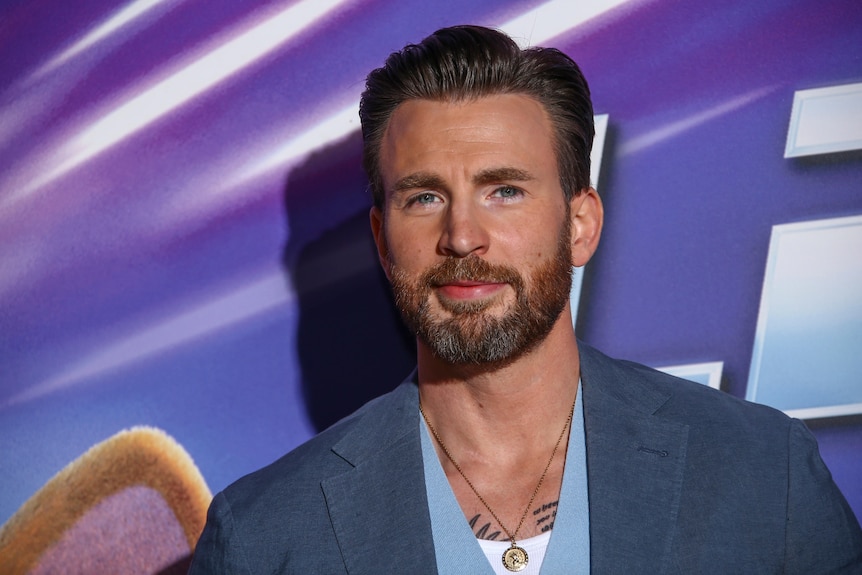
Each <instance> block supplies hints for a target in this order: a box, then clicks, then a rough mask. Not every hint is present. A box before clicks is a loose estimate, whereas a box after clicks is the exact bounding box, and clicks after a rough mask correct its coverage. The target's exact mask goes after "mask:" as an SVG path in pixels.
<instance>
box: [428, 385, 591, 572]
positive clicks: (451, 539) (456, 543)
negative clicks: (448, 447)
mask: <svg viewBox="0 0 862 575" xmlns="http://www.w3.org/2000/svg"><path fill="white" fill-rule="evenodd" d="M577 393H578V395H577V399H576V400H575V411H574V415H573V417H572V428H571V431H570V432H569V445H568V448H567V450H566V466H565V469H564V471H563V483H562V485H561V487H560V502H559V504H558V505H557V516H556V518H555V519H554V529H553V531H551V540H550V542H549V543H548V549H547V551H546V552H545V558H544V560H543V562H542V569H541V573H542V575H557V574H559V575H589V573H590V508H589V499H588V497H587V448H586V438H585V435H584V406H583V402H582V400H581V396H582V394H581V383H580V381H578V392H577ZM419 425H420V426H421V428H422V431H421V432H420V433H419V435H420V437H421V439H422V463H423V465H424V468H425V490H426V492H427V494H428V508H429V509H428V510H429V512H430V514H431V533H432V535H433V537H434V551H435V554H436V556H437V572H438V573H441V574H448V573H476V574H480V573H487V574H491V575H493V573H494V570H493V568H492V567H491V565H490V564H489V563H488V559H487V558H486V557H485V554H484V553H483V552H482V548H481V547H480V546H479V543H478V542H477V541H476V536H475V534H474V533H473V531H472V530H471V529H470V525H469V524H468V523H467V521H466V520H465V518H464V513H463V512H462V511H461V507H460V506H459V505H458V500H457V499H456V498H455V494H454V493H453V491H452V487H451V486H450V485H449V481H448V480H447V479H446V474H445V473H444V471H443V466H442V465H441V464H440V460H439V458H438V457H437V452H436V451H435V450H434V440H433V439H432V438H431V435H430V433H429V431H428V428H427V426H426V425H425V421H424V419H423V418H421V417H420V418H419Z"/></svg>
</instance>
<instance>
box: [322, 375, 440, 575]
mask: <svg viewBox="0 0 862 575" xmlns="http://www.w3.org/2000/svg"><path fill="white" fill-rule="evenodd" d="M418 417H419V416H418V393H417V390H416V386H415V384H412V383H405V384H402V385H401V386H400V387H399V388H398V389H396V390H395V391H394V392H393V393H392V394H390V395H388V396H385V397H384V398H381V400H379V401H378V403H377V404H376V405H373V406H371V407H370V408H369V409H368V410H367V411H366V413H365V414H364V415H363V416H362V418H361V419H360V420H359V421H358V422H357V424H356V426H355V427H354V428H353V430H351V431H350V432H349V433H348V434H347V435H345V437H344V438H343V439H342V440H341V441H339V442H338V443H337V444H336V445H335V446H334V447H333V449H332V451H333V452H334V454H335V455H337V456H338V457H341V458H343V459H344V460H345V461H347V462H348V463H350V464H351V465H352V466H353V467H352V468H351V469H350V470H349V471H347V472H345V473H342V474H339V475H336V476H333V477H330V478H328V479H326V480H324V481H323V482H322V483H321V487H322V489H323V492H324V496H325V497H326V504H327V508H328V511H329V516H330V519H331V521H332V528H333V530H334V532H335V537H336V539H337V540H338V545H339V547H340V549H341V554H342V558H343V559H344V564H345V567H346V568H347V572H348V573H350V574H351V575H355V574H360V573H398V572H410V573H428V574H433V573H436V572H437V564H436V561H435V555H434V542H433V538H432V535H431V520H430V516H429V514H428V503H427V497H426V494H425V476H424V472H423V467H422V447H421V444H420V438H419V419H418Z"/></svg>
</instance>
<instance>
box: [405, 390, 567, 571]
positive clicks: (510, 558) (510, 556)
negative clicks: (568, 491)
mask: <svg viewBox="0 0 862 575" xmlns="http://www.w3.org/2000/svg"><path fill="white" fill-rule="evenodd" d="M419 413H421V414H422V419H424V420H425V425H427V426H428V429H430V430H431V435H433V436H434V439H436V440H437V443H439V444H440V449H442V450H443V453H445V454H446V457H448V458H449V461H451V462H452V465H453V466H454V467H455V469H457V470H458V473H460V474H461V477H463V478H464V481H466V482H467V485H469V486H470V489H472V490H473V493H474V494H475V495H476V497H478V498H479V501H481V502H482V505H484V506H485V509H487V510H488V512H489V513H490V514H491V517H493V518H494V519H495V520H496V521H497V524H498V525H499V526H500V527H502V528H503V531H505V532H506V535H508V536H509V541H511V542H512V546H511V547H509V548H508V549H506V551H504V552H503V557H502V559H503V566H504V567H505V568H506V569H508V570H509V571H513V572H518V571H523V570H524V569H525V568H526V567H527V563H528V562H529V561H530V557H529V556H528V555H527V550H526V549H524V548H523V547H520V546H518V544H517V543H516V541H515V538H516V537H517V536H518V532H519V531H520V530H521V527H522V526H523V525H524V519H526V518H527V513H529V511H530V507H532V506H533V500H534V499H536V495H538V494H539V489H541V488H542V482H543V481H545V475H547V474H548V469H550V468H551V462H552V461H554V456H555V455H556V454H557V449H559V447H560V443H561V442H562V441H563V436H564V435H565V434H566V429H568V428H569V424H570V423H571V422H572V417H573V416H574V414H575V404H574V403H572V409H571V411H569V417H568V418H567V419H566V423H565V425H563V430H562V431H561V432H560V437H558V438H557V443H556V444H555V445H554V450H553V451H552V452H551V458H550V459H548V464H547V465H545V470H544V471H542V476H541V477H539V483H537V484H536V488H535V489H534V490H533V495H531V496H530V501H529V502H527V507H526V508H525V509H524V513H523V515H521V520H520V521H519V522H518V527H517V528H516V529H515V531H514V533H513V532H510V531H509V530H508V529H506V526H505V525H503V522H502V521H500V518H499V517H497V514H496V513H494V510H493V509H491V506H490V505H488V502H487V501H485V498H484V497H482V496H481V495H479V492H478V491H476V488H475V487H474V486H473V482H472V481H470V480H469V479H467V476H466V475H464V471H463V470H462V469H461V466H460V465H458V463H457V462H456V461H455V458H454V457H452V454H451V453H450V452H449V449H448V448H447V447H446V444H445V443H443V439H442V438H441V437H440V434H439V433H437V430H436V429H434V426H433V425H431V422H430V421H428V416H427V415H425V411H424V410H423V409H422V402H421V401H420V402H419Z"/></svg>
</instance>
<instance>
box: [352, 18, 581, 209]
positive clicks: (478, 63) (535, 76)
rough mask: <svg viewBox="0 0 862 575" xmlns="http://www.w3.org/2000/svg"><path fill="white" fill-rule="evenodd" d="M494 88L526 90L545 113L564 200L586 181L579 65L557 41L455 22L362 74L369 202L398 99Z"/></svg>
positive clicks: (466, 96) (376, 190)
mask: <svg viewBox="0 0 862 575" xmlns="http://www.w3.org/2000/svg"><path fill="white" fill-rule="evenodd" d="M498 94H523V95H526V96H530V97H532V98H534V99H535V100H537V101H538V102H539V103H540V104H541V105H542V107H543V108H544V110H545V112H546V113H547V114H548V117H549V118H550V121H551V125H552V126H553V129H554V134H555V142H554V150H555V152H556V157H557V158H556V159H557V169H558V171H559V173H560V185H561V187H562V189H563V192H564V193H565V195H566V199H571V197H572V196H573V195H578V194H579V193H580V192H581V191H582V190H584V189H586V188H588V187H590V150H591V149H592V147H593V136H594V135H595V128H594V127H593V106H592V103H591V102H590V89H589V87H588V86H587V81H586V80H585V79H584V76H583V74H582V73H581V70H580V68H578V65H577V64H575V62H574V61H573V60H572V59H571V58H569V57H568V56H566V55H565V54H563V53H562V52H560V51H559V50H557V49H555V48H538V47H536V48H527V49H524V50H521V49H520V48H519V47H518V45H517V44H515V42H514V41H512V39H511V38H509V37H508V36H506V35H505V34H503V33H502V32H498V31H497V30H491V29H489V28H483V27H480V26H454V27H451V28H443V29H441V30H438V31H436V32H434V33H433V34H431V35H430V36H428V37H427V38H425V39H424V40H422V42H420V43H419V44H410V45H408V46H406V47H405V48H404V49H403V50H401V51H400V52H393V53H392V54H390V55H389V58H387V59H386V63H385V64H384V65H383V67H381V68H377V69H376V70H374V71H372V72H371V73H370V74H369V75H368V78H367V79H366V82H365V91H364V92H363V93H362V99H361V100H360V103H359V117H360V119H361V121H362V140H363V158H362V160H363V166H364V168H365V172H366V174H367V175H368V179H369V181H370V184H371V192H372V194H373V197H374V205H375V206H377V207H379V208H383V205H384V202H385V190H384V189H383V181H382V177H381V174H380V147H381V142H382V140H383V134H384V133H385V131H386V127H387V126H388V124H389V119H390V118H391V116H392V113H393V112H394V111H395V109H396V108H397V107H398V106H399V105H400V104H402V103H403V102H405V101H407V100H432V101H440V102H444V101H453V102H458V101H465V100H472V99H476V98H481V97H483V96H491V95H498Z"/></svg>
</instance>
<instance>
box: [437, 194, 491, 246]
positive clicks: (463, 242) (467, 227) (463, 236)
mask: <svg viewBox="0 0 862 575" xmlns="http://www.w3.org/2000/svg"><path fill="white" fill-rule="evenodd" d="M480 211H481V210H479V209H478V208H477V207H476V206H473V205H472V204H471V203H470V202H468V201H457V200H454V201H451V202H450V204H449V206H448V208H447V210H446V214H445V216H444V221H443V230H442V232H441V234H440V241H439V243H438V245H437V247H438V249H439V251H440V253H441V254H443V255H446V256H454V257H460V258H463V257H467V256H469V255H470V254H476V255H482V254H484V253H485V252H486V251H487V250H488V240H489V235H488V230H487V228H486V226H485V224H484V222H483V221H482V220H481V214H480V213H479V212H480Z"/></svg>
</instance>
